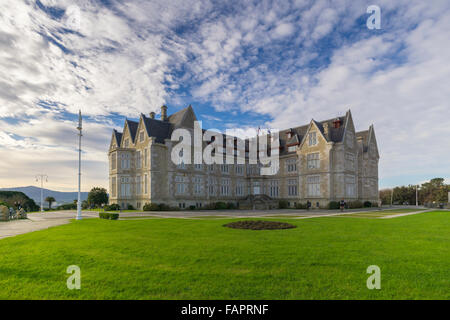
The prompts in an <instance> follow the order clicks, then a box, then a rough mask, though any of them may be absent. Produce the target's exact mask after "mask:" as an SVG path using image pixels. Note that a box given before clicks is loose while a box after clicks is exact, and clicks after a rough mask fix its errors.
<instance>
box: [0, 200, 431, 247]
mask: <svg viewBox="0 0 450 320" xmlns="http://www.w3.org/2000/svg"><path fill="white" fill-rule="evenodd" d="M404 208H408V207H398V208H395V209H404ZM390 209H393V208H383V209H382V210H380V209H378V208H368V209H364V210H361V209H350V210H345V212H341V211H340V210H333V211H331V210H316V209H313V210H309V211H308V210H294V209H277V210H201V211H196V210H195V211H189V210H187V211H146V212H122V213H120V218H122V219H127V218H135V217H142V218H145V217H148V218H151V217H159V218H175V219H195V218H201V217H212V216H214V217H218V218H220V217H225V218H260V217H269V216H270V217H276V216H279V217H280V218H281V217H290V216H291V217H292V218H295V219H309V218H315V217H330V216H336V215H342V214H353V213H360V212H368V211H378V212H382V211H383V210H390ZM428 211H430V210H426V211H415V212H408V213H402V214H396V215H391V216H385V217H382V219H390V218H396V217H401V216H406V215H411V214H418V213H423V212H428ZM75 217H76V211H75V210H70V211H52V212H46V213H31V214H29V215H28V219H26V220H14V221H8V222H0V239H2V238H6V237H13V236H16V235H19V234H23V233H28V232H33V231H37V230H43V229H48V228H51V227H54V226H59V225H62V224H66V223H69V222H70V220H71V219H75ZM82 217H83V219H89V218H98V212H96V211H83V213H82Z"/></svg>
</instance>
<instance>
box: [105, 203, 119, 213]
mask: <svg viewBox="0 0 450 320" xmlns="http://www.w3.org/2000/svg"><path fill="white" fill-rule="evenodd" d="M103 209H104V210H105V211H119V210H120V206H119V205H118V204H117V203H113V204H110V205H106V206H104V207H103Z"/></svg>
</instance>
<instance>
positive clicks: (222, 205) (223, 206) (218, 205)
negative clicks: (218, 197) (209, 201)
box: [214, 202, 227, 210]
mask: <svg viewBox="0 0 450 320" xmlns="http://www.w3.org/2000/svg"><path fill="white" fill-rule="evenodd" d="M214 207H215V209H216V210H225V209H227V204H226V203H225V202H216V204H215V206H214Z"/></svg>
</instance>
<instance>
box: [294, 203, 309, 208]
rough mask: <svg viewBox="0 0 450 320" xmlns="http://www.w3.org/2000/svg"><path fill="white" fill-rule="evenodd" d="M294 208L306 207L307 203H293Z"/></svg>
mask: <svg viewBox="0 0 450 320" xmlns="http://www.w3.org/2000/svg"><path fill="white" fill-rule="evenodd" d="M295 209H307V205H306V203H301V202H299V203H297V204H296V205H295Z"/></svg>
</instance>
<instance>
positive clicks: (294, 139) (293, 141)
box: [286, 133, 301, 146]
mask: <svg viewBox="0 0 450 320" xmlns="http://www.w3.org/2000/svg"><path fill="white" fill-rule="evenodd" d="M300 142H301V140H300V138H299V136H298V134H296V133H294V135H293V136H292V137H291V138H290V139H289V140H288V141H286V145H287V146H289V145H295V144H300Z"/></svg>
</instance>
